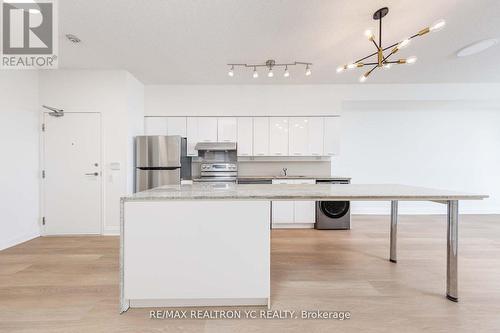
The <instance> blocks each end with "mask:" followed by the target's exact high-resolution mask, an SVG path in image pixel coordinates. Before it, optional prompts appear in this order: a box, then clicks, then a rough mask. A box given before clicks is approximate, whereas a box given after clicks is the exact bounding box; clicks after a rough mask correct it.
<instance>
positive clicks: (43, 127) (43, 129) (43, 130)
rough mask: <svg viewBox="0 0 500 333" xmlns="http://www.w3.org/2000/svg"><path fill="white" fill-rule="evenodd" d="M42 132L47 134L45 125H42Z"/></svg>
mask: <svg viewBox="0 0 500 333" xmlns="http://www.w3.org/2000/svg"><path fill="white" fill-rule="evenodd" d="M42 132H45V124H42Z"/></svg>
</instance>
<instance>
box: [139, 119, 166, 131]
mask: <svg viewBox="0 0 500 333" xmlns="http://www.w3.org/2000/svg"><path fill="white" fill-rule="evenodd" d="M144 135H168V126H167V118H166V117H145V118H144Z"/></svg>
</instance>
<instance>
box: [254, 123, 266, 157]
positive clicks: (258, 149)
mask: <svg viewBox="0 0 500 333" xmlns="http://www.w3.org/2000/svg"><path fill="white" fill-rule="evenodd" d="M253 155H254V156H268V155H269V118H268V117H255V118H253Z"/></svg>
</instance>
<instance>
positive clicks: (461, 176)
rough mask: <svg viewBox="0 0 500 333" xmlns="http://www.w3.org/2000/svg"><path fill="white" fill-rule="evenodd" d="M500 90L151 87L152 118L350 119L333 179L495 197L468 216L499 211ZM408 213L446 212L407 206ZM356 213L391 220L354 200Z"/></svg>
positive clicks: (379, 208) (464, 208)
mask: <svg viewBox="0 0 500 333" xmlns="http://www.w3.org/2000/svg"><path fill="white" fill-rule="evenodd" d="M498 91H500V84H417V85H359V84H355V85H314V86H313V85H308V86H303V85H286V86H277V85H274V86H273V85H262V86H256V85H251V86H250V85H249V86H236V85H234V86H224V85H217V86H202V85H199V86H197V85H191V86H182V85H181V86H168V85H166V86H147V87H146V90H145V114H146V115H148V116H165V115H179V116H181V115H182V116H184V115H239V116H251V115H331V114H340V115H341V116H342V125H341V129H342V135H341V154H340V156H338V157H336V158H334V159H333V161H332V173H333V174H335V175H341V176H351V177H352V178H353V182H355V183H403V184H408V185H419V186H429V187H441V188H446V189H456V190H461V191H468V192H481V193H486V194H489V195H490V196H491V198H490V199H487V200H485V201H483V202H470V203H469V202H464V203H463V204H461V212H463V213H500V173H498V171H497V170H498V169H500V149H499V148H498V147H500V145H499V143H500V131H499V130H498V129H497V128H496V127H497V126H495V125H497V124H499V123H500V102H499V101H500V98H499V97H498ZM400 210H401V212H402V213H444V212H445V208H444V206H442V205H438V204H432V203H402V204H401V209H400ZM353 211H354V212H355V213H387V212H388V211H389V206H388V205H387V204H385V203H355V204H354V205H353Z"/></svg>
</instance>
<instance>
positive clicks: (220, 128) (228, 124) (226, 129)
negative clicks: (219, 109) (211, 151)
mask: <svg viewBox="0 0 500 333" xmlns="http://www.w3.org/2000/svg"><path fill="white" fill-rule="evenodd" d="M237 127H238V125H237V122H236V118H235V117H224V118H219V119H217V140H218V141H219V142H236V140H237V133H238V130H237Z"/></svg>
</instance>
